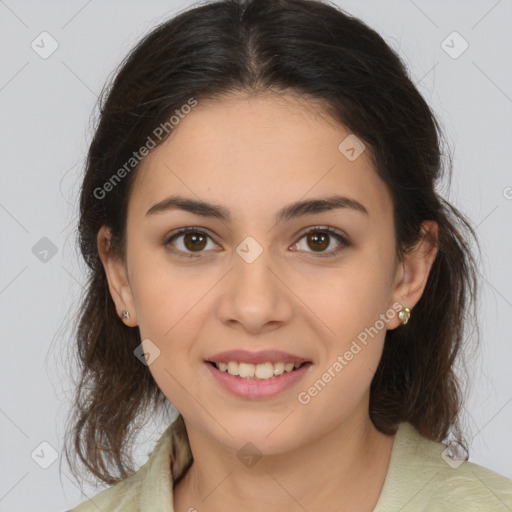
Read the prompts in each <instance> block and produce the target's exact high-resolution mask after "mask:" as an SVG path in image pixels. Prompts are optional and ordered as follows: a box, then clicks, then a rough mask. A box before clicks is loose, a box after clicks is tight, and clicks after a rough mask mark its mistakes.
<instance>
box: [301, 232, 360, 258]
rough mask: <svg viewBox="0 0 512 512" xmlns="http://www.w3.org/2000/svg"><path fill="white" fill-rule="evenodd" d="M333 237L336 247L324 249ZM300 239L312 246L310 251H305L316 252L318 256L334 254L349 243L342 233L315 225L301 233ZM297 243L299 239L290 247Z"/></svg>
mask: <svg viewBox="0 0 512 512" xmlns="http://www.w3.org/2000/svg"><path fill="white" fill-rule="evenodd" d="M333 238H334V239H335V240H337V241H338V244H339V245H338V247H336V248H334V249H331V250H329V251H326V250H325V249H327V248H328V247H329V246H331V242H332V240H333ZM302 239H306V244H308V246H309V247H312V248H313V250H312V251H307V250H306V252H313V253H318V256H321V257H330V256H336V255H337V254H338V253H339V252H340V251H341V250H342V249H343V248H345V247H348V246H349V245H350V243H349V242H348V240H347V239H346V238H345V237H344V236H343V235H341V234H340V233H338V232H337V231H334V230H332V229H330V228H328V227H323V226H316V227H314V228H311V229H310V230H308V231H307V232H306V233H304V235H302V237H301V238H300V240H302ZM299 245H300V241H299V242H296V243H295V244H294V245H293V246H292V247H294V246H299Z"/></svg>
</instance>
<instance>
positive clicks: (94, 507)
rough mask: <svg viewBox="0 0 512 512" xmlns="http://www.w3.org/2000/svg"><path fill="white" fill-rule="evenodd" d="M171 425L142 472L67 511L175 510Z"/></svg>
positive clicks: (136, 511)
mask: <svg viewBox="0 0 512 512" xmlns="http://www.w3.org/2000/svg"><path fill="white" fill-rule="evenodd" d="M171 427H172V425H171ZM171 427H169V428H168V429H167V430H166V431H165V432H164V433H163V434H162V436H161V437H160V439H159V440H158V442H157V443H156V446H155V448H154V449H153V451H152V452H151V453H150V454H149V457H148V460H147V461H146V463H145V464H144V465H142V466H141V467H140V468H139V470H138V471H136V472H135V473H133V474H132V475H130V476H129V477H127V478H125V479H124V480H121V481H120V482H118V483H117V484H115V485H113V486H112V487H109V488H108V489H105V490H104V491H102V492H100V493H99V494H97V495H96V496H94V497H91V498H89V499H87V500H86V501H84V502H82V503H80V504H79V505H77V506H76V507H75V508H73V509H71V510H69V511H67V512H98V510H102V511H103V510H104V511H107V510H108V511H109V512H121V511H122V512H141V511H144V510H161V511H162V512H167V511H170V512H172V505H171V504H172V486H171V481H172V476H171V473H170V458H171V452H172V436H171V434H172V430H171Z"/></svg>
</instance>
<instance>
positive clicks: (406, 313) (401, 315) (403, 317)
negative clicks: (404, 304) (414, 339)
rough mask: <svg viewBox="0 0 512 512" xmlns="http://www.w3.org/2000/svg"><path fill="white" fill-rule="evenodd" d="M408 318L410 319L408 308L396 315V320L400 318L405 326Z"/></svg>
mask: <svg viewBox="0 0 512 512" xmlns="http://www.w3.org/2000/svg"><path fill="white" fill-rule="evenodd" d="M410 317H411V310H410V309H409V308H403V309H402V310H401V311H400V312H399V313H398V318H400V320H401V321H402V324H403V325H405V324H406V323H407V322H408V321H409V318H410Z"/></svg>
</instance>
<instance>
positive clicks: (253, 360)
mask: <svg viewBox="0 0 512 512" xmlns="http://www.w3.org/2000/svg"><path fill="white" fill-rule="evenodd" d="M207 361H211V362H213V363H229V362H230V361H236V362H238V363H250V364H260V363H267V362H270V363H277V362H281V363H285V364H286V363H294V364H295V363H305V362H308V361H309V360H308V359H306V358H304V357H300V356H297V355H294V354H289V353H287V352H282V351H280V350H261V351H259V352H249V351H247V350H228V351H226V352H219V353H218V354H215V355H213V356H211V357H209V358H208V359H207Z"/></svg>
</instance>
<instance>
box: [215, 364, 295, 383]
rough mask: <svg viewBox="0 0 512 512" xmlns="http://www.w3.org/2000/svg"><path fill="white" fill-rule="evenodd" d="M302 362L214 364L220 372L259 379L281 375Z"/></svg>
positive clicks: (243, 377)
mask: <svg viewBox="0 0 512 512" xmlns="http://www.w3.org/2000/svg"><path fill="white" fill-rule="evenodd" d="M301 364H302V363H295V364H294V363H286V364H285V363H281V362H277V363H270V362H267V363H260V364H250V363H237V362H236V361H229V363H227V364H226V363H215V366H216V367H217V369H218V370H220V371H221V372H225V371H227V373H229V374H230V375H235V376H237V377H241V378H242V379H251V378H254V377H256V378H257V379H260V380H267V379H271V378H273V377H274V376H275V375H282V374H283V373H284V372H291V371H293V370H294V369H295V368H298V367H299V366H300V365H301Z"/></svg>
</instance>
